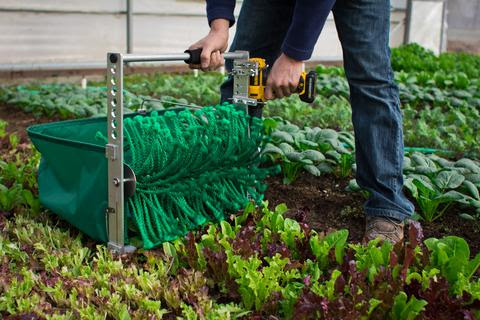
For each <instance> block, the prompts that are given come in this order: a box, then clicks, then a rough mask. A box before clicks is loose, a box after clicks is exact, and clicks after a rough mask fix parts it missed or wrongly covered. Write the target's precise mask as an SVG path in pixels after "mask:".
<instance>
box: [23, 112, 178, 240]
mask: <svg viewBox="0 0 480 320" xmlns="http://www.w3.org/2000/svg"><path fill="white" fill-rule="evenodd" d="M181 109H182V108H178V109H175V111H178V110H181ZM169 110H173V109H169ZM162 112H163V111H160V113H162ZM135 115H137V113H131V114H128V115H125V116H124V117H125V118H128V117H133V116H135ZM27 132H28V135H29V137H30V139H31V140H32V142H33V144H34V145H35V147H36V148H37V149H38V150H39V151H40V153H41V155H42V158H41V161H40V167H39V169H38V188H39V195H40V202H41V204H42V205H43V206H44V207H45V208H48V209H50V210H51V211H52V212H53V213H55V214H57V215H59V216H60V217H62V218H63V219H65V220H66V221H68V222H69V223H70V224H72V225H74V226H75V227H77V228H78V229H79V230H81V231H82V232H83V233H85V234H87V235H88V236H89V237H91V238H92V239H95V240H99V241H102V242H105V243H106V242H108V234H107V229H108V226H107V221H106V214H105V212H106V208H107V206H108V189H107V181H108V175H107V173H108V164H107V158H106V157H105V143H104V142H103V141H100V140H98V139H96V138H95V136H96V134H97V133H98V132H100V133H102V134H103V135H104V136H106V135H107V117H97V118H89V119H80V120H69V121H60V122H53V123H46V124H38V125H34V126H31V127H29V128H28V129H27ZM124 157H125V158H124V159H128V151H125V154H124ZM125 161H126V160H125ZM124 208H125V227H126V226H128V217H129V213H128V205H126V202H125V205H124ZM125 237H126V239H125V243H128V235H127V232H125Z"/></svg>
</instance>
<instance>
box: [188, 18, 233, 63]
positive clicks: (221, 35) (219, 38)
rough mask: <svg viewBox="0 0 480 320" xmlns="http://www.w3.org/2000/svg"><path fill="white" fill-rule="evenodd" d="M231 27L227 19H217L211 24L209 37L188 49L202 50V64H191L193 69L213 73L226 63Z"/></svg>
mask: <svg viewBox="0 0 480 320" xmlns="http://www.w3.org/2000/svg"><path fill="white" fill-rule="evenodd" d="M229 27H230V22H229V21H228V20H225V19H215V20H213V21H212V22H211V24H210V32H209V33H208V35H207V36H206V37H205V38H203V39H201V40H200V41H198V42H196V43H194V44H192V45H191V46H190V48H188V49H190V50H192V49H198V48H202V55H201V56H200V61H201V64H200V65H198V64H191V65H190V68H191V69H202V70H203V71H212V70H215V69H218V68H219V67H220V66H222V65H223V64H224V63H225V62H224V59H223V53H224V52H225V51H226V50H227V48H228V28H229Z"/></svg>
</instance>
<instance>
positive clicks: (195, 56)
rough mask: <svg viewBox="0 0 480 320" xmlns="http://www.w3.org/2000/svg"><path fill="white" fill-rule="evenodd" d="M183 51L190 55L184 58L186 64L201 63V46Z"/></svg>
mask: <svg viewBox="0 0 480 320" xmlns="http://www.w3.org/2000/svg"><path fill="white" fill-rule="evenodd" d="M184 52H185V53H188V54H189V55H190V58H188V59H187V60H184V61H185V63H186V64H201V63H202V60H201V59H200V56H201V55H202V48H198V49H192V50H185V51H184Z"/></svg>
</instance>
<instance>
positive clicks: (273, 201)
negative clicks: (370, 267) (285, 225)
mask: <svg viewBox="0 0 480 320" xmlns="http://www.w3.org/2000/svg"><path fill="white" fill-rule="evenodd" d="M267 182H268V185H269V187H268V189H267V191H266V194H265V199H266V200H268V201H269V203H270V205H272V206H275V205H278V204H280V203H285V204H286V205H287V207H288V208H289V211H288V212H287V216H289V217H291V218H296V217H298V216H301V215H303V214H305V215H306V222H307V223H308V224H309V225H310V226H311V227H312V228H313V229H315V230H317V231H319V232H322V231H328V230H330V229H348V231H349V240H350V241H354V242H360V241H362V238H363V232H364V226H365V218H364V214H363V202H364V201H365V198H364V197H363V196H362V195H361V194H360V193H349V192H346V191H345V187H346V186H347V184H348V179H339V178H337V177H335V176H333V175H328V176H320V177H314V176H312V175H308V174H303V175H301V176H300V178H299V179H298V180H296V181H295V182H293V183H292V184H290V185H284V184H283V183H282V177H281V176H275V177H271V178H269V179H268V181H267ZM462 212H464V210H462V209H461V208H459V207H455V206H454V207H452V208H450V209H449V210H448V211H447V212H446V214H445V215H444V216H443V217H442V218H440V219H439V220H436V221H435V222H432V223H426V222H422V227H423V233H424V236H425V238H430V237H435V238H441V237H443V236H448V235H456V236H460V237H463V238H465V240H466V241H467V242H468V244H469V245H470V249H471V252H472V254H476V253H477V252H479V251H480V223H479V222H474V221H468V220H464V219H462V218H460V217H459V214H460V213H462Z"/></svg>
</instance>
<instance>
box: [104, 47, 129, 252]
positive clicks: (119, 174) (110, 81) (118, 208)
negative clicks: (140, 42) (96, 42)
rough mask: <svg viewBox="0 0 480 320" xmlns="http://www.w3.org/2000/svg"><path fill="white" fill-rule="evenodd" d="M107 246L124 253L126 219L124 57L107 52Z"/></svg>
mask: <svg viewBox="0 0 480 320" xmlns="http://www.w3.org/2000/svg"><path fill="white" fill-rule="evenodd" d="M107 110H108V112H107V136H108V144H107V145H106V148H105V156H106V157H107V161H108V207H107V210H106V215H107V219H108V247H109V248H110V249H111V250H113V251H115V252H124V244H125V235H124V230H125V224H124V223H125V218H124V194H123V60H122V55H121V54H118V53H109V54H107Z"/></svg>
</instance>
